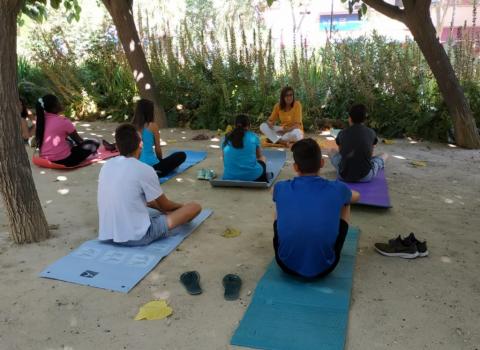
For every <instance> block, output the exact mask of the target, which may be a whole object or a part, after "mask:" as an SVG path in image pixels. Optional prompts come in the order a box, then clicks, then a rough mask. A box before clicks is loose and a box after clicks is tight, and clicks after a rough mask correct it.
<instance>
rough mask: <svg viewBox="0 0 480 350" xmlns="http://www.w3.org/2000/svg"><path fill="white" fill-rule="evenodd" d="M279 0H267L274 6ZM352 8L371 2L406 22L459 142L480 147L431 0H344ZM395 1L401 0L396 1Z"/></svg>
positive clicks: (387, 14) (380, 9) (360, 8)
mask: <svg viewBox="0 0 480 350" xmlns="http://www.w3.org/2000/svg"><path fill="white" fill-rule="evenodd" d="M274 1H276V0H267V3H268V5H269V6H270V5H271V4H272V3H273V2H274ZM342 2H348V5H349V8H350V9H353V5H354V4H356V3H358V4H362V5H361V6H360V7H359V14H364V13H365V12H366V11H367V5H368V6H370V7H372V8H373V9H375V10H377V11H378V12H380V13H382V14H384V15H385V16H387V17H390V18H392V19H395V20H397V21H400V22H402V23H404V24H405V25H406V26H407V27H408V29H410V32H411V33H412V35H413V38H414V39H415V41H416V42H417V44H418V46H419V48H420V50H421V51H422V53H423V55H424V57H425V59H426V61H427V63H428V65H429V67H430V69H431V71H432V73H433V75H434V77H435V79H436V81H437V84H438V87H439V89H440V92H441V94H442V96H443V100H444V101H445V104H446V105H447V107H448V110H449V112H450V115H451V117H452V121H453V126H454V131H455V141H456V142H457V144H458V145H459V146H461V147H465V148H472V149H478V148H480V136H479V134H478V129H477V126H476V124H475V119H474V117H473V113H472V110H471V109H470V104H469V103H468V100H467V99H466V97H465V94H464V93H463V89H462V87H461V85H460V82H459V80H458V78H457V76H456V74H455V71H454V69H453V67H452V64H451V62H450V60H449V58H448V55H447V53H446V52H445V49H444V48H443V46H442V45H441V44H440V41H439V40H438V37H437V35H436V30H435V26H434V25H433V22H432V18H431V15H430V5H431V3H432V1H431V0H403V1H402V2H403V6H402V8H401V7H400V6H397V5H392V4H389V3H387V2H386V1H384V0H363V1H362V0H342ZM395 3H398V2H397V1H395Z"/></svg>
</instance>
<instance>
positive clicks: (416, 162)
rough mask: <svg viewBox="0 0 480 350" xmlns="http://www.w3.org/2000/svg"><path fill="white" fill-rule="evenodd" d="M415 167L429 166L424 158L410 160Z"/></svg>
mask: <svg viewBox="0 0 480 350" xmlns="http://www.w3.org/2000/svg"><path fill="white" fill-rule="evenodd" d="M409 163H410V164H411V165H412V166H413V167H414V168H423V167H426V166H427V162H424V161H422V160H412V161H410V162H409Z"/></svg>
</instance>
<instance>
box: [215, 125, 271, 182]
mask: <svg viewBox="0 0 480 350" xmlns="http://www.w3.org/2000/svg"><path fill="white" fill-rule="evenodd" d="M222 147H223V179H224V180H242V181H254V180H256V179H258V178H259V177H260V176H261V175H262V173H263V168H262V166H261V165H260V163H258V161H257V148H259V147H260V139H259V138H258V136H257V135H256V134H255V133H253V132H251V131H247V132H245V135H244V136H243V148H235V147H233V145H232V144H231V143H227V144H226V145H224V143H223V142H222Z"/></svg>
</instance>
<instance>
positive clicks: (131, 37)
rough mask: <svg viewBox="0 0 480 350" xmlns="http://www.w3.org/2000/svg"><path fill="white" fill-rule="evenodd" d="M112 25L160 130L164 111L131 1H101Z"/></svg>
mask: <svg viewBox="0 0 480 350" xmlns="http://www.w3.org/2000/svg"><path fill="white" fill-rule="evenodd" d="M102 2H103V4H104V5H105V7H106V8H107V10H108V12H109V13H110V16H111V17H112V20H113V23H114V24H115V27H116V28H117V33H118V37H119V39H120V42H121V43H122V46H123V50H124V51H125V55H126V56H127V61H128V64H129V65H130V68H131V69H132V72H133V76H134V78H135V82H136V85H137V88H138V91H139V92H140V96H142V98H146V99H149V100H151V101H152V102H153V103H154V105H155V120H156V122H157V123H158V124H159V126H160V127H161V128H163V127H166V126H167V118H166V115H165V111H164V110H163V107H162V106H161V104H160V99H159V97H158V94H157V89H156V87H155V83H154V81H153V76H152V73H151V71H150V68H149V66H148V63H147V59H146V58H145V53H144V51H143V48H142V44H141V43H140V38H139V36H138V32H137V27H136V26H135V20H134V18H133V9H132V5H133V0H102Z"/></svg>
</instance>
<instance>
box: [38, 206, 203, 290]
mask: <svg viewBox="0 0 480 350" xmlns="http://www.w3.org/2000/svg"><path fill="white" fill-rule="evenodd" d="M211 214H212V210H211V209H204V210H202V212H201V213H200V214H199V215H198V216H197V217H196V218H195V219H193V220H192V221H191V222H189V223H188V224H185V225H182V226H179V227H177V228H175V229H173V232H172V234H173V235H172V236H171V237H168V238H165V239H161V240H158V241H156V242H153V243H152V244H150V245H148V246H144V247H122V246H119V245H114V244H108V243H102V242H100V241H98V240H92V241H87V242H85V243H83V244H82V245H81V246H80V247H78V248H77V249H75V250H74V251H73V252H71V253H70V254H68V255H67V256H65V257H63V258H61V259H59V260H57V261H56V262H54V263H53V264H52V265H50V266H49V267H47V268H46V269H45V270H43V271H42V272H41V273H40V277H45V278H52V279H56V280H60V281H65V282H71V283H76V284H81V285H85V286H91V287H96V288H103V289H108V290H113V291H116V292H122V293H128V292H129V291H130V290H131V289H132V288H133V287H135V286H136V285H137V283H138V282H140V281H141V280H142V279H143V277H145V275H146V274H147V273H149V272H150V271H151V270H152V269H153V268H154V267H155V266H156V265H157V264H158V263H159V262H160V260H162V259H163V258H164V257H165V256H167V255H168V254H170V252H171V251H172V250H174V249H175V248H176V247H177V246H178V245H179V244H180V243H181V242H182V241H183V240H184V239H185V238H186V237H188V236H189V235H190V234H191V233H192V232H193V231H194V230H195V229H196V228H197V227H198V226H199V225H200V224H201V223H202V222H203V221H205V220H206V219H207V218H208V217H209V216H210V215H211Z"/></svg>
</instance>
